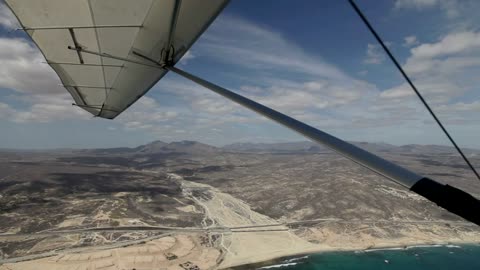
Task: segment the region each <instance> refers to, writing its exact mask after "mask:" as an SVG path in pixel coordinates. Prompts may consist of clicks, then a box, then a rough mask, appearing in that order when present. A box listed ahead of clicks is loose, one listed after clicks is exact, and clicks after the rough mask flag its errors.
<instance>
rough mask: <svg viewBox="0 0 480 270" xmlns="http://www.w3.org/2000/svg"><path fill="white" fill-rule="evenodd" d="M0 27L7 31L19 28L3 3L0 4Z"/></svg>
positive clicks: (15, 19)
mask: <svg viewBox="0 0 480 270" xmlns="http://www.w3.org/2000/svg"><path fill="white" fill-rule="evenodd" d="M0 26H2V27H4V28H5V29H7V30H14V29H16V28H20V24H19V23H18V21H17V18H15V16H14V15H13V14H12V12H11V11H10V9H9V8H8V7H7V6H6V5H5V4H4V3H0Z"/></svg>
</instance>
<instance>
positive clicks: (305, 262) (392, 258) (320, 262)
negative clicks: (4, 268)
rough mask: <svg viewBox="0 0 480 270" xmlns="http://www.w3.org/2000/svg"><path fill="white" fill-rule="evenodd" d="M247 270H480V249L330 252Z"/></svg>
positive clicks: (461, 247) (441, 247)
mask: <svg viewBox="0 0 480 270" xmlns="http://www.w3.org/2000/svg"><path fill="white" fill-rule="evenodd" d="M248 269H262V270H263V269H281V270H320V269H321V270H333V269H335V270H338V269H358V270H360V269H361V270H364V269H375V270H377V269H378V270H384V269H385V270H387V269H388V270H400V269H402V270H406V269H408V270H419V269H422V270H425V269H428V270H430V269H432V270H433V269H435V270H443V269H453V270H467V269H468V270H470V269H472V270H480V245H462V246H454V245H450V246H437V247H412V248H407V249H403V248H402V249H393V250H375V251H368V252H331V253H323V254H315V255H308V256H302V257H297V258H287V259H282V260H279V261H277V262H275V263H273V264H271V265H267V266H265V265H262V266H259V265H256V266H255V265H251V266H249V267H248Z"/></svg>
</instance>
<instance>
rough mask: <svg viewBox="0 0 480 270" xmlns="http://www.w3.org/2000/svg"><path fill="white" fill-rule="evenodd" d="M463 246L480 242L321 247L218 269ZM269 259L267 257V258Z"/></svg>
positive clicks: (243, 269) (229, 269)
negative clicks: (315, 257)
mask: <svg viewBox="0 0 480 270" xmlns="http://www.w3.org/2000/svg"><path fill="white" fill-rule="evenodd" d="M462 245H480V241H478V242H473V241H448V242H436V243H427V242H425V243H418V244H413V245H385V246H381V245H379V246H377V247H375V248H366V249H358V248H345V249H341V248H340V249H339V248H336V247H332V248H331V249H325V247H319V249H318V250H308V251H305V250H303V251H299V252H294V253H290V254H285V255H281V256H275V257H274V256H272V257H271V258H266V259H265V260H261V261H257V262H249V263H245V264H238V265H230V266H227V267H219V268H217V269H221V270H234V269H235V270H250V269H252V266H255V269H258V268H262V267H266V266H271V265H273V264H275V263H276V262H280V261H284V260H292V259H297V258H298V259H300V258H302V257H308V256H309V255H313V254H324V253H333V252H366V253H368V252H375V251H388V250H407V249H411V248H432V247H448V248H461V246H462ZM266 257H267V256H266ZM298 259H297V260H298Z"/></svg>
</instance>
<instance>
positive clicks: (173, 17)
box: [6, 0, 228, 119]
mask: <svg viewBox="0 0 480 270" xmlns="http://www.w3.org/2000/svg"><path fill="white" fill-rule="evenodd" d="M227 2H228V0H208V1H197V0H181V1H180V0H135V1H132V0H35V1H31V0H6V3H7V5H8V6H9V7H10V9H11V10H12V11H13V12H14V14H15V15H16V16H17V18H18V20H19V21H20V23H21V25H22V27H23V28H24V30H25V31H26V32H27V33H28V35H30V37H31V38H32V40H33V41H34V42H35V44H36V45H37V46H38V48H39V49H40V50H41V52H42V53H43V55H44V56H45V59H46V60H47V63H48V64H49V65H50V66H51V67H52V68H53V69H54V70H55V72H56V73H57V74H58V76H59V77H60V79H61V81H62V83H63V85H64V87H65V88H66V89H67V90H68V92H70V94H71V95H72V97H73V99H74V100H75V103H76V105H78V106H79V107H81V108H83V109H85V110H86V111H88V112H90V113H92V114H93V115H95V116H99V117H103V118H108V119H113V118H115V117H116V116H118V115H119V114H120V113H121V112H123V111H124V110H125V109H127V108H128V107H129V106H130V105H132V104H133V103H134V102H135V101H137V100H138V99H139V98H140V97H142V96H143V95H144V94H145V93H146V92H147V91H148V90H149V89H150V88H152V87H153V86H154V85H155V83H156V82H157V81H158V80H160V79H161V78H162V77H163V76H164V75H165V73H166V72H167V70H166V69H163V68H161V66H160V65H159V64H157V63H160V62H162V61H164V60H168V61H170V62H173V64H174V63H176V62H177V61H178V60H180V58H181V57H182V56H183V55H184V54H185V53H186V52H187V50H188V49H189V48H190V46H191V45H192V44H193V43H194V42H195V40H196V39H197V38H198V37H199V36H200V35H201V34H202V33H203V32H204V31H205V30H206V28H207V27H208V26H209V25H210V23H211V22H212V21H213V20H214V19H215V18H216V17H217V15H218V14H219V13H220V12H221V11H222V9H223V8H224V7H225V5H226V4H227Z"/></svg>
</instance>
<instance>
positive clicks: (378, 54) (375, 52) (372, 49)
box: [364, 44, 385, 64]
mask: <svg viewBox="0 0 480 270" xmlns="http://www.w3.org/2000/svg"><path fill="white" fill-rule="evenodd" d="M383 61H385V54H384V53H383V51H382V50H381V48H380V46H377V45H374V44H367V56H366V58H365V60H364V62H365V63H366V64H381V63H383Z"/></svg>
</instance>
